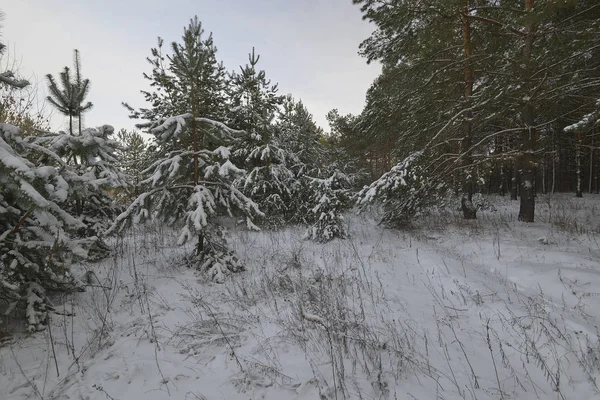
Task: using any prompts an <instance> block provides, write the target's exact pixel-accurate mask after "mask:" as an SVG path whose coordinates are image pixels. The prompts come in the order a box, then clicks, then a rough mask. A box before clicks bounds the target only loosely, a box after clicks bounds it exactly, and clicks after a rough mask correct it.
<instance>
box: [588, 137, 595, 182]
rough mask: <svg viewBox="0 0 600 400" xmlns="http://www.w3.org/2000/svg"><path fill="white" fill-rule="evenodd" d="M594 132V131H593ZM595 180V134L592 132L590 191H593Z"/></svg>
mask: <svg viewBox="0 0 600 400" xmlns="http://www.w3.org/2000/svg"><path fill="white" fill-rule="evenodd" d="M592 133H593V132H592ZM593 180H594V135H593V134H592V147H590V180H589V182H588V193H589V194H592V193H593V187H592V186H593V184H592V182H593Z"/></svg>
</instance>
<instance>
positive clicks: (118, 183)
mask: <svg viewBox="0 0 600 400" xmlns="http://www.w3.org/2000/svg"><path fill="white" fill-rule="evenodd" d="M113 134H114V128H113V127H112V126H110V125H104V126H101V127H98V128H86V129H84V130H83V131H82V132H81V135H78V136H72V135H70V134H67V133H65V132H59V133H50V132H45V133H42V134H40V135H38V136H37V137H34V138H32V140H31V142H32V144H33V145H36V148H37V149H38V151H40V152H41V154H42V155H41V157H40V158H38V162H42V163H44V164H45V165H52V166H54V167H57V168H58V167H61V166H62V167H69V168H64V169H61V170H60V174H61V176H62V178H63V179H64V180H65V182H67V183H68V185H69V196H68V199H66V201H65V202H64V203H63V204H62V207H63V208H64V209H65V210H67V211H68V212H69V213H70V214H71V215H74V216H76V217H78V218H79V219H80V220H81V221H82V222H83V224H84V226H83V227H81V228H80V229H77V230H76V231H71V232H70V233H71V234H72V235H73V236H75V237H80V238H86V237H87V238H93V246H92V247H91V248H90V254H89V257H88V259H89V260H92V261H93V260H99V259H102V258H105V257H106V256H108V255H109V254H110V247H109V246H108V245H107V244H106V243H105V242H104V240H103V236H104V232H105V231H106V229H107V228H108V227H109V226H110V224H111V223H112V221H113V220H114V218H115V217H116V215H118V214H119V207H118V206H117V205H116V204H115V202H114V199H113V198H112V196H111V195H110V194H109V191H114V190H116V189H120V188H123V187H127V186H129V180H128V178H127V176H125V175H124V174H123V173H122V172H121V171H120V170H119V168H118V164H119V160H118V152H119V150H120V147H119V143H118V142H117V141H116V140H114V139H113V138H112V136H113ZM48 154H51V155H57V156H58V157H60V161H59V160H58V159H57V158H56V157H50V156H48Z"/></svg>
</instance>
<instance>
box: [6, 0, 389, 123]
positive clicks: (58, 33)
mask: <svg viewBox="0 0 600 400" xmlns="http://www.w3.org/2000/svg"><path fill="white" fill-rule="evenodd" d="M0 10H2V11H3V12H4V13H5V19H4V22H3V29H2V38H3V41H4V43H5V44H7V45H8V46H9V47H10V50H11V53H13V52H14V53H15V54H17V56H18V60H19V62H20V64H21V73H22V75H23V76H24V77H25V78H28V79H29V80H30V81H32V82H33V83H35V82H36V81H37V82H38V85H39V86H43V87H44V88H45V87H46V81H45V75H46V74H48V73H52V74H53V75H55V76H58V74H59V72H60V71H61V70H62V69H63V67H64V66H66V65H68V66H72V60H73V49H75V48H77V49H79V50H80V52H81V59H82V67H83V68H82V69H83V75H84V76H85V77H86V78H89V79H90V81H91V83H92V87H91V91H90V94H89V97H88V99H89V100H90V101H92V102H93V103H94V108H93V109H92V110H91V111H90V112H89V113H88V114H87V116H86V118H85V122H86V125H87V126H96V125H101V124H111V125H113V126H114V127H115V128H116V129H120V128H127V129H131V128H133V126H134V124H135V123H136V121H135V120H130V119H129V118H128V117H127V115H128V113H127V110H126V109H125V108H124V107H122V106H121V102H123V101H125V102H128V103H129V104H131V105H132V106H134V107H139V106H144V105H145V104H144V102H143V97H142V95H141V94H140V93H139V91H140V89H143V88H146V87H147V81H146V80H145V79H143V78H142V72H149V71H150V68H149V65H148V64H147V62H146V57H148V56H149V55H150V48H151V47H154V46H155V45H156V38H157V37H158V36H161V37H162V38H163V39H164V40H165V42H166V43H170V42H172V41H174V40H175V41H178V40H179V39H180V37H181V34H182V32H183V27H184V26H185V25H187V23H188V22H189V19H190V18H191V17H193V16H194V15H198V18H199V19H200V20H201V21H202V24H203V27H204V29H205V31H206V32H207V33H208V32H213V36H214V40H215V44H216V46H217V48H218V53H217V57H218V58H219V60H222V61H223V62H224V64H225V67H226V68H227V70H228V71H230V70H232V69H237V68H238V66H239V65H243V64H245V63H246V61H247V55H248V52H249V51H250V50H251V49H252V46H254V47H256V51H257V53H259V54H260V55H261V61H260V63H259V66H260V68H262V69H264V70H265V71H266V72H267V77H268V78H270V79H271V80H272V81H273V82H278V83H279V88H280V93H281V94H286V93H291V94H293V95H294V96H295V97H296V98H301V99H302V100H303V101H304V103H305V104H306V106H307V107H308V109H309V111H310V112H311V113H312V114H313V115H314V117H315V120H316V121H317V123H319V124H320V125H321V126H323V127H324V128H325V129H328V126H327V124H326V119H325V115H326V114H327V112H328V111H329V110H331V109H332V108H338V109H339V110H340V112H341V113H343V114H345V113H359V112H360V111H361V110H362V107H363V104H364V97H365V92H366V90H367V89H368V87H369V85H370V84H371V82H372V81H373V79H374V78H375V76H376V75H377V74H378V73H379V71H380V66H379V65H367V64H366V62H365V59H363V58H361V57H360V56H358V54H357V52H358V45H359V44H360V42H361V41H362V40H364V39H365V38H367V37H368V36H369V34H370V33H371V31H372V27H371V26H370V25H369V24H368V23H367V22H365V21H362V20H361V13H360V10H359V8H358V6H355V5H353V4H352V2H351V0H170V1H169V0H103V1H102V0H99V1H89V0H12V1H11V0H7V1H3V2H2V4H1V5H0ZM64 123H65V121H64V119H63V118H62V117H60V116H56V117H55V118H54V120H53V124H54V125H55V126H54V127H55V128H61V129H62V128H64Z"/></svg>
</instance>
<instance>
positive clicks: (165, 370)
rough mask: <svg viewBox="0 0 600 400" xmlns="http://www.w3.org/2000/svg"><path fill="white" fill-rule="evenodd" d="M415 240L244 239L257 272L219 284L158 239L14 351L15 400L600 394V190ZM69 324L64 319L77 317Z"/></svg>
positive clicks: (452, 219) (4, 379) (138, 237)
mask: <svg viewBox="0 0 600 400" xmlns="http://www.w3.org/2000/svg"><path fill="white" fill-rule="evenodd" d="M537 200H538V204H537V216H536V218H537V222H535V223H533V224H525V223H521V222H518V221H517V211H518V203H517V202H511V201H510V200H508V199H504V198H500V197H494V198H491V200H490V201H491V203H492V205H493V208H494V209H495V210H493V211H492V210H487V211H481V212H480V213H479V219H478V220H477V221H462V220H461V219H460V215H459V213H458V212H456V211H454V210H440V211H437V212H435V213H434V214H433V215H431V216H429V217H426V218H423V219H422V220H421V221H419V223H418V225H417V227H416V228H414V229H411V230H408V231H396V230H390V229H385V228H383V227H381V226H378V225H377V222H376V219H375V217H374V213H372V214H369V215H360V216H356V215H348V218H347V221H348V224H349V231H350V235H351V237H350V238H349V239H346V240H335V241H333V242H331V243H328V244H325V245H321V244H315V243H312V242H308V241H305V240H302V236H303V233H304V230H303V229H302V228H299V227H296V228H288V229H285V230H283V231H280V232H258V233H254V232H246V231H243V230H238V229H236V228H235V227H231V228H230V229H229V238H230V239H229V241H230V245H231V246H232V247H233V248H234V249H235V250H236V252H237V254H238V255H239V257H240V259H241V260H242V261H243V262H244V263H245V264H246V266H247V271H245V272H242V273H240V274H235V275H232V276H231V277H230V278H229V279H228V280H227V282H226V283H225V284H222V285H219V284H214V283H211V282H208V281H207V280H206V278H205V277H204V276H203V275H202V274H198V273H196V272H194V271H192V270H190V269H188V268H187V267H185V266H183V265H182V264H181V262H180V260H182V258H183V255H184V254H185V253H186V252H189V251H191V248H190V247H185V246H184V247H177V246H176V245H175V241H176V238H177V235H176V233H175V232H171V231H169V230H165V229H158V228H153V229H151V228H146V229H138V230H136V231H135V232H131V233H130V235H129V236H127V237H125V238H122V239H120V240H117V241H115V242H114V243H113V244H114V245H115V248H116V251H115V256H114V257H113V258H110V259H107V260H105V261H103V262H100V263H96V264H86V265H78V266H76V269H75V270H76V272H77V273H78V274H81V275H83V274H84V272H85V271H86V270H92V271H94V272H95V274H96V275H97V277H98V282H97V283H98V284H99V285H98V286H102V287H89V288H88V289H87V290H86V292H83V293H76V294H72V295H69V296H66V297H63V298H57V299H56V304H57V311H59V314H57V315H53V317H52V321H51V324H50V329H47V330H46V331H43V332H38V333H35V334H18V335H15V336H13V337H11V338H8V339H5V340H4V342H3V343H2V344H1V345H0V399H2V400H4V399H10V400H12V399H15V400H16V399H36V398H37V399H44V400H46V399H48V400H50V399H108V400H132V399H144V400H154V399H169V398H172V399H209V400H212V399H227V400H229V399H231V400H236V399H272V400H276V399H336V400H337V399H388V398H389V399H419V400H429V399H482V400H483V399H591V398H600V391H599V387H600V381H598V378H600V343H599V332H598V328H597V326H598V324H599V323H600V196H598V195H587V196H585V197H584V198H583V199H576V198H574V196H572V195H556V196H541V195H540V196H539V197H538V199H537ZM61 314H62V315H61Z"/></svg>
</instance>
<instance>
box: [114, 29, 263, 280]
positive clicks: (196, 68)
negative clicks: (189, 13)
mask: <svg viewBox="0 0 600 400" xmlns="http://www.w3.org/2000/svg"><path fill="white" fill-rule="evenodd" d="M202 33H203V30H202V27H201V24H200V22H199V21H198V19H197V18H194V19H192V20H191V21H190V24H189V25H188V26H187V27H185V28H184V34H183V37H182V43H176V42H173V43H172V45H171V48H172V51H173V54H171V55H166V56H165V57H164V58H163V59H161V61H165V60H166V61H168V65H166V66H163V65H161V64H160V62H158V61H157V62H156V63H155V64H153V65H154V73H153V78H151V79H153V80H154V83H155V85H156V86H157V87H158V88H160V89H161V91H160V92H158V93H157V92H154V93H148V94H147V97H146V98H147V99H148V100H151V101H152V108H150V109H141V110H139V111H133V112H132V116H133V117H148V118H149V119H150V121H149V122H147V123H143V124H139V125H138V126H139V127H140V128H143V129H146V130H147V132H148V133H149V134H151V135H153V136H154V141H155V147H156V152H155V155H156V156H157V160H156V161H154V162H153V163H152V164H151V165H150V166H149V167H148V169H147V171H148V173H149V175H147V176H146V177H145V179H144V180H143V181H142V182H141V185H142V187H143V190H144V192H142V193H141V194H140V195H139V196H138V198H137V199H136V200H135V201H134V202H133V203H132V204H131V205H130V206H129V208H128V209H127V210H126V211H125V212H124V213H122V214H121V215H120V216H119V217H118V218H117V220H116V222H115V223H114V224H113V226H112V227H111V229H110V232H117V231H122V230H123V229H124V228H126V227H127V226H128V225H130V224H131V223H142V222H145V221H147V220H160V221H163V222H166V223H169V224H175V223H182V224H183V225H184V227H183V228H182V229H181V232H180V236H179V243H180V244H183V243H185V242H187V241H189V240H197V242H196V252H195V254H193V255H191V256H190V258H189V260H188V262H189V264H190V265H192V266H194V267H196V268H198V269H200V270H203V271H206V272H207V273H208V275H209V276H210V277H211V278H212V279H213V280H215V281H216V282H223V281H224V280H225V277H226V276H227V275H228V274H229V273H230V272H238V271H241V270H242V269H243V266H242V265H241V264H240V262H239V261H238V260H237V258H236V257H235V256H234V255H233V253H232V252H231V251H230V250H228V248H227V245H226V242H225V238H224V236H223V232H222V229H221V226H220V225H219V223H218V220H217V217H219V216H222V215H230V216H237V217H240V218H242V219H244V220H245V223H246V226H247V227H248V228H249V229H257V227H256V226H255V225H254V223H253V221H252V219H253V217H254V216H261V215H262V213H261V212H260V210H259V209H258V206H257V205H256V204H255V203H254V202H253V201H252V200H251V199H249V198H248V197H247V196H245V195H244V194H243V193H242V192H241V191H240V190H238V189H237V188H236V187H235V185H234V181H235V180H236V179H237V178H239V177H240V176H243V175H244V173H245V171H244V170H243V169H242V168H239V167H237V166H236V165H235V164H234V163H233V162H232V161H231V159H230V154H231V146H233V145H234V144H235V143H236V142H238V141H239V140H240V138H241V137H243V136H246V133H245V132H244V131H240V130H235V129H232V128H229V127H228V126H226V125H225V124H223V123H221V122H218V121H215V120H213V119H211V118H208V117H207V116H208V115H221V114H222V115H224V110H223V109H221V108H218V107H217V106H219V104H220V97H219V96H220V95H221V91H222V87H221V85H220V76H221V72H220V71H221V67H218V68H217V67H216V66H217V65H218V64H216V60H215V57H214V55H215V52H216V49H215V47H214V45H213V43H212V38H209V39H208V40H207V41H203V40H202V38H201V36H202ZM153 54H155V55H156V57H162V55H160V54H161V53H160V52H159V51H158V50H156V51H154V50H153ZM156 79H160V80H156ZM165 82H166V84H167V86H164V84H165ZM169 96H170V97H169ZM171 99H177V101H176V102H174V101H171ZM173 109H184V110H185V111H184V112H185V113H183V114H178V115H173V116H168V117H163V116H161V114H162V113H163V112H165V111H168V110H173Z"/></svg>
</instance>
